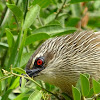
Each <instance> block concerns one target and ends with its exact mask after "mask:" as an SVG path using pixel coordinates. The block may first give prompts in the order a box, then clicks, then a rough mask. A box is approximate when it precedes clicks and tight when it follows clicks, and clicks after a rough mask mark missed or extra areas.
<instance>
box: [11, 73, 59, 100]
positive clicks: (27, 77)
mask: <svg viewBox="0 0 100 100" xmlns="http://www.w3.org/2000/svg"><path fill="white" fill-rule="evenodd" d="M11 74H12V75H14V76H19V77H24V78H25V79H27V80H30V81H32V82H33V83H35V84H36V85H37V86H39V87H40V88H41V89H42V90H44V91H46V92H48V93H50V94H52V95H54V96H55V97H56V98H57V99H58V100H60V98H59V97H58V96H57V95H56V94H53V93H52V92H50V91H48V90H47V89H45V88H43V87H42V86H41V85H40V84H39V83H37V82H36V81H34V80H33V79H32V78H31V77H29V76H28V75H27V76H24V75H19V74H16V73H13V72H11Z"/></svg>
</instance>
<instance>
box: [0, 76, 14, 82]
mask: <svg viewBox="0 0 100 100" xmlns="http://www.w3.org/2000/svg"><path fill="white" fill-rule="evenodd" d="M12 76H13V75H9V76H8V75H7V76H3V77H0V81H2V80H5V79H7V78H9V77H12Z"/></svg>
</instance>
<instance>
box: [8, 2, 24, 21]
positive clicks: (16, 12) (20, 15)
mask: <svg viewBox="0 0 100 100" xmlns="http://www.w3.org/2000/svg"><path fill="white" fill-rule="evenodd" d="M6 4H7V6H8V8H9V9H10V10H11V11H12V12H13V14H14V15H15V16H16V17H17V18H18V19H19V20H22V18H23V13H22V11H21V10H20V9H19V7H17V6H16V5H15V4H9V3H6Z"/></svg>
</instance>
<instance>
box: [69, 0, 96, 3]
mask: <svg viewBox="0 0 100 100" xmlns="http://www.w3.org/2000/svg"><path fill="white" fill-rule="evenodd" d="M88 1H95V0H71V1H70V3H78V2H88Z"/></svg>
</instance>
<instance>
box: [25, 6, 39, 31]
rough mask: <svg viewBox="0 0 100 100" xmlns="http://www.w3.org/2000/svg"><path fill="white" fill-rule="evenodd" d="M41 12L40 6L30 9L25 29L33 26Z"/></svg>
mask: <svg viewBox="0 0 100 100" xmlns="http://www.w3.org/2000/svg"><path fill="white" fill-rule="evenodd" d="M39 12H40V7H39V6H38V5H35V6H33V7H32V8H30V10H29V11H28V12H27V14H26V17H25V22H24V25H23V29H26V28H29V27H30V26H31V25H32V24H33V22H34V21H35V19H36V17H37V15H38V14H39Z"/></svg>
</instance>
